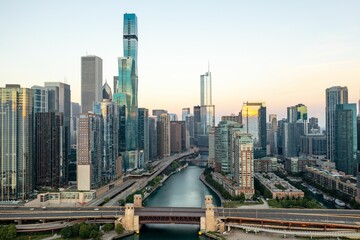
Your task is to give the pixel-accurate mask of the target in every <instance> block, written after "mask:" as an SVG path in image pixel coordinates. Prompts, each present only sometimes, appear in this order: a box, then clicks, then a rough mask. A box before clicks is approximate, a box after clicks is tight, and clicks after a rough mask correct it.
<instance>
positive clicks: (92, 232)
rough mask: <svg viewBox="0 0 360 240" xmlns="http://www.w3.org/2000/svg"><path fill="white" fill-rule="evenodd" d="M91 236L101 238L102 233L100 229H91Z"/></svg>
mask: <svg viewBox="0 0 360 240" xmlns="http://www.w3.org/2000/svg"><path fill="white" fill-rule="evenodd" d="M90 237H91V238H92V239H94V240H97V239H100V237H101V235H100V232H99V231H96V230H91V232H90Z"/></svg>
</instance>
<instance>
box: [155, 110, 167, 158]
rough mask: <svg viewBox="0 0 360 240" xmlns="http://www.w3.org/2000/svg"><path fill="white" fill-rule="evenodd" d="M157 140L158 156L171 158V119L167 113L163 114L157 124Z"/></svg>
mask: <svg viewBox="0 0 360 240" xmlns="http://www.w3.org/2000/svg"><path fill="white" fill-rule="evenodd" d="M157 140H158V142H157V147H158V155H159V156H160V157H168V156H170V117H169V114H167V113H163V114H161V115H160V120H159V121H158V122H157Z"/></svg>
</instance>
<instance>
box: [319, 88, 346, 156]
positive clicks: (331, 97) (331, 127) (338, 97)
mask: <svg viewBox="0 0 360 240" xmlns="http://www.w3.org/2000/svg"><path fill="white" fill-rule="evenodd" d="M346 103H348V89H347V87H339V86H336V87H331V88H327V89H326V109H325V114H326V115H325V116H326V142H327V143H326V145H327V158H328V159H330V160H332V161H334V160H335V139H336V138H335V116H336V114H335V111H336V105H338V104H346Z"/></svg>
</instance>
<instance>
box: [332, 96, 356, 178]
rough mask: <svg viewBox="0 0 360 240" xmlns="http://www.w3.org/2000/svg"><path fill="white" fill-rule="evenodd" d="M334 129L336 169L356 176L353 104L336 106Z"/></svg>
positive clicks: (354, 110)
mask: <svg viewBox="0 0 360 240" xmlns="http://www.w3.org/2000/svg"><path fill="white" fill-rule="evenodd" d="M334 127H335V128H334V130H335V131H334V132H335V144H334V146H335V149H334V160H335V166H336V169H337V170H339V171H343V172H345V173H346V174H351V175H354V176H356V173H357V155H356V152H357V126H356V104H355V103H349V104H338V105H336V110H335V126H334Z"/></svg>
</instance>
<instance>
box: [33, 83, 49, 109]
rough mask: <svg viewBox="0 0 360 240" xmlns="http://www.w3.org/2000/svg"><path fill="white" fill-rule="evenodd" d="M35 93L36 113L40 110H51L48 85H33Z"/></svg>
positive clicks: (34, 104)
mask: <svg viewBox="0 0 360 240" xmlns="http://www.w3.org/2000/svg"><path fill="white" fill-rule="evenodd" d="M31 89H32V90H33V95H34V103H33V106H34V114H35V113H38V112H48V111H49V106H48V104H49V93H48V89H47V88H46V87H41V86H32V87H31Z"/></svg>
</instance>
